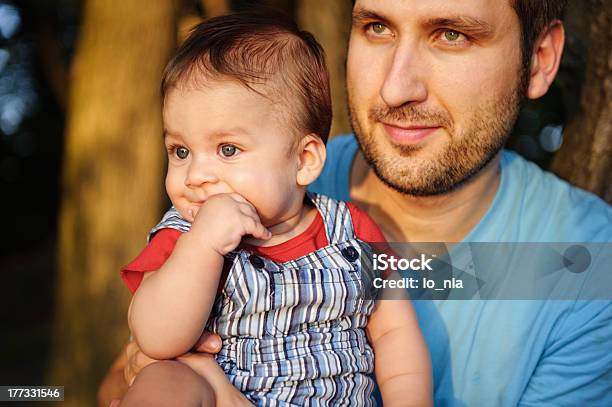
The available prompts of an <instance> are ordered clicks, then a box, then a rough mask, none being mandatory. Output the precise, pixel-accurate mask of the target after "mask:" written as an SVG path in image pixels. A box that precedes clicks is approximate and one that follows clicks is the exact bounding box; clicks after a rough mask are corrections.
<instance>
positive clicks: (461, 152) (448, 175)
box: [348, 70, 528, 196]
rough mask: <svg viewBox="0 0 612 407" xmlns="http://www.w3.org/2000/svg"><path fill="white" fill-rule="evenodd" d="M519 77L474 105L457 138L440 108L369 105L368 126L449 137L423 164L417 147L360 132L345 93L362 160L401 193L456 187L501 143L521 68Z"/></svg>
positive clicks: (516, 100)
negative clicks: (418, 128) (420, 129)
mask: <svg viewBox="0 0 612 407" xmlns="http://www.w3.org/2000/svg"><path fill="white" fill-rule="evenodd" d="M518 76H519V80H518V81H517V82H515V83H516V87H514V88H512V89H508V91H507V92H505V93H503V94H500V95H498V96H497V97H493V98H491V99H490V100H488V101H486V102H483V103H482V104H481V105H478V106H474V108H473V109H472V110H471V111H470V116H471V118H470V119H469V120H468V121H467V122H466V123H465V125H464V128H463V130H462V131H461V132H460V133H459V134H458V133H457V130H456V129H455V128H454V123H453V121H452V119H451V117H450V114H449V113H448V112H446V111H444V110H441V109H440V110H432V109H426V108H423V107H422V106H419V105H418V104H415V103H410V104H405V105H403V106H400V107H388V106H382V107H374V108H372V109H371V110H370V111H369V112H368V120H369V121H370V124H372V125H373V124H374V123H378V122H379V121H380V120H383V121H386V122H391V123H393V122H395V123H397V122H400V123H418V124H420V125H423V124H426V125H431V126H441V127H442V128H444V129H445V130H446V131H447V133H448V135H449V136H450V137H449V141H448V142H446V143H445V145H444V146H443V147H442V148H441V149H440V150H439V151H437V152H436V153H435V156H434V157H432V158H430V159H428V160H424V159H421V158H416V157H418V153H419V151H420V150H421V147H420V146H412V145H398V144H390V143H387V142H386V141H385V140H380V141H377V140H376V137H375V136H374V135H373V134H369V133H366V132H364V131H363V130H362V129H363V127H362V126H361V125H360V123H359V122H358V120H357V119H356V117H357V116H356V114H355V111H354V108H353V106H354V105H353V102H352V101H351V92H350V90H349V92H348V99H349V115H350V119H351V125H352V127H353V131H354V133H355V135H356V138H357V141H358V143H359V146H360V148H361V151H362V152H363V155H364V158H365V159H366V161H367V162H368V164H369V165H370V167H371V168H372V169H373V170H374V172H375V173H376V175H377V176H378V178H379V179H380V180H382V181H383V182H384V183H385V184H386V185H388V186H389V187H391V188H393V189H395V190H397V191H399V192H402V193H404V194H408V195H412V196H435V195H441V194H445V193H447V192H450V191H452V190H454V189H456V188H458V187H459V186H461V185H463V184H464V183H466V182H468V181H469V180H470V179H472V178H473V177H474V176H475V175H476V174H478V173H479V172H480V171H481V170H482V169H483V168H484V167H486V166H487V164H489V163H490V162H491V161H492V160H493V159H494V158H495V156H496V155H497V154H498V153H499V152H500V151H501V149H502V148H503V146H504V144H505V143H506V140H507V139H508V136H509V134H510V131H511V130H512V127H513V125H514V123H515V122H516V119H517V116H518V113H519V110H520V106H521V104H522V101H523V100H524V98H525V97H524V95H525V93H526V89H527V84H528V77H527V72H525V70H521V71H520V73H519V74H518ZM379 143H386V144H389V145H391V149H392V151H393V153H394V154H393V155H390V154H388V153H387V154H385V151H384V150H383V149H381V148H380V146H379Z"/></svg>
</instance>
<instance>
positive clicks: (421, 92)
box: [380, 41, 427, 107]
mask: <svg viewBox="0 0 612 407" xmlns="http://www.w3.org/2000/svg"><path fill="white" fill-rule="evenodd" d="M426 70H427V69H426V67H425V61H424V60H423V57H422V55H420V54H419V50H418V44H417V43H416V42H413V41H405V42H404V43H400V44H399V45H398V46H397V47H396V48H395V52H394V53H393V55H392V59H391V63H390V65H389V69H388V71H387V73H386V76H385V81H384V83H383V86H382V89H381V90H380V96H381V97H382V99H383V100H384V101H385V103H386V104H387V105H388V106H390V107H398V106H402V105H404V104H407V103H413V102H423V101H425V100H426V99H427V87H426V84H425V81H424V79H425V78H424V75H426V72H425V71H426Z"/></svg>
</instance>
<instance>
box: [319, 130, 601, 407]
mask: <svg viewBox="0 0 612 407" xmlns="http://www.w3.org/2000/svg"><path fill="white" fill-rule="evenodd" d="M357 150H358V145H357V142H356V140H355V138H354V136H352V135H349V136H339V137H336V138H334V139H333V140H332V141H330V142H329V143H328V149H327V162H326V164H325V168H324V170H323V173H322V174H321V176H320V177H319V179H318V180H317V181H316V182H315V183H314V184H312V185H311V189H312V190H313V191H316V192H319V193H322V194H326V195H330V196H332V197H334V198H337V199H342V200H350V195H349V187H350V185H349V176H350V171H351V166H352V163H353V160H354V157H355V154H356V152H357ZM500 167H501V168H500V169H501V179H500V184H499V189H498V191H497V194H496V196H495V198H494V200H493V202H492V204H491V206H490V208H489V209H488V211H487V213H486V214H485V215H484V217H483V218H482V219H481V221H480V223H479V224H478V225H477V226H476V227H475V228H474V229H473V230H472V231H471V232H470V233H469V234H468V235H467V236H466V237H465V239H464V241H465V242H585V243H587V242H601V243H604V242H612V207H610V206H609V205H607V204H606V203H605V202H604V201H602V200H601V199H599V198H597V197H596V196H595V195H593V194H590V193H588V192H586V191H583V190H580V189H578V188H575V187H572V186H570V185H569V184H568V183H566V182H564V181H562V180H560V179H559V178H557V177H556V176H555V175H553V174H551V173H548V172H545V171H542V170H541V169H540V168H539V167H537V166H536V165H534V164H532V163H530V162H528V161H526V160H525V159H523V158H522V157H520V156H519V155H517V154H515V153H512V152H510V151H504V152H503V154H502V158H501V162H500ZM414 307H415V310H416V312H417V315H418V318H419V323H420V326H421V329H422V331H423V335H424V336H425V339H426V341H427V344H428V346H429V351H430V353H431V359H432V367H433V373H434V400H435V405H436V406H487V407H489V406H516V405H521V406H585V405H588V406H612V304H611V303H610V301H604V300H597V301H595V300H593V301H581V300H573V301H570V300H567V301H543V300H532V301H524V300H505V301H504V300H487V301H485V300H461V301H459V300H456V301H454V300H446V301H443V300H430V301H414Z"/></svg>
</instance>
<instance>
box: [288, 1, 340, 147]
mask: <svg viewBox="0 0 612 407" xmlns="http://www.w3.org/2000/svg"><path fill="white" fill-rule="evenodd" d="M351 11H352V8H351V3H350V2H349V1H328V0H300V1H299V2H298V4H297V21H298V23H299V24H300V27H301V28H302V29H304V30H308V31H310V32H312V33H313V34H314V36H315V37H316V39H317V41H319V43H320V44H321V45H322V46H323V48H324V49H325V53H326V56H327V66H328V68H329V73H330V82H331V95H332V106H333V115H334V118H333V121H332V127H331V132H330V137H333V136H335V135H337V134H340V133H346V132H349V131H351V126H350V122H349V118H348V110H347V100H346V81H345V77H346V74H345V63H346V51H347V46H348V38H349V34H350V30H351Z"/></svg>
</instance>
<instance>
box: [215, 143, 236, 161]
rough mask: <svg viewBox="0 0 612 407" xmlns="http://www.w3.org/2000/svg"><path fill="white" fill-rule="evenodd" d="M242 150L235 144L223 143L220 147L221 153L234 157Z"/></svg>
mask: <svg viewBox="0 0 612 407" xmlns="http://www.w3.org/2000/svg"><path fill="white" fill-rule="evenodd" d="M239 152H240V149H239V148H238V147H236V146H235V145H233V144H223V145H222V146H221V147H220V148H219V153H220V154H221V155H222V156H223V157H227V158H229V157H233V156H235V155H236V154H238V153H239Z"/></svg>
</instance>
